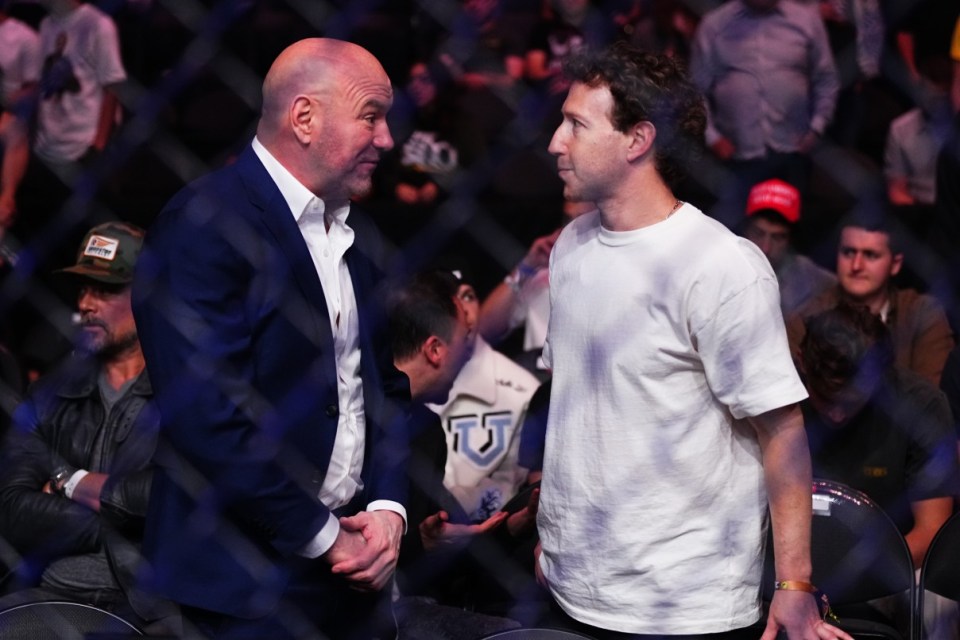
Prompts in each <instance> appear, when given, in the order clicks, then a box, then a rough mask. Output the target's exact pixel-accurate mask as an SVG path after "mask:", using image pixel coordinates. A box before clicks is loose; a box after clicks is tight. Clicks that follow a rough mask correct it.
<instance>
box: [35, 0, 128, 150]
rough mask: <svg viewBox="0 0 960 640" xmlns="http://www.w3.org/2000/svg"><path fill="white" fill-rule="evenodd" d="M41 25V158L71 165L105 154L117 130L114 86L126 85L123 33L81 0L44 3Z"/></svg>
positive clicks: (47, 0) (38, 127) (38, 144)
mask: <svg viewBox="0 0 960 640" xmlns="http://www.w3.org/2000/svg"><path fill="white" fill-rule="evenodd" d="M42 4H43V5H44V6H45V7H46V9H47V10H48V11H49V14H48V15H47V17H45V18H44V19H43V21H42V22H41V23H40V42H41V45H42V49H43V76H42V78H41V81H40V106H39V111H38V114H37V140H36V144H35V147H34V150H35V152H36V154H37V155H38V156H39V157H40V158H41V159H43V160H45V161H47V162H54V163H59V164H65V163H69V162H73V161H75V160H79V159H80V158H82V157H83V156H84V155H85V154H87V153H88V152H89V151H91V150H94V151H102V150H103V149H104V147H105V146H106V144H107V141H108V140H109V137H110V134H111V132H112V130H113V128H114V124H115V121H116V111H117V106H118V102H117V98H116V95H115V94H114V93H113V91H112V87H113V85H116V84H118V83H120V82H123V81H124V80H126V77H127V74H126V71H125V70H124V68H123V62H122V60H121V59H120V42H119V39H118V37H117V27H116V25H115V24H114V23H113V20H111V19H110V17H109V16H107V15H106V14H105V13H103V12H102V11H100V10H99V9H97V8H96V7H94V6H92V5H89V4H84V3H81V2H80V1H79V0H43V2H42Z"/></svg>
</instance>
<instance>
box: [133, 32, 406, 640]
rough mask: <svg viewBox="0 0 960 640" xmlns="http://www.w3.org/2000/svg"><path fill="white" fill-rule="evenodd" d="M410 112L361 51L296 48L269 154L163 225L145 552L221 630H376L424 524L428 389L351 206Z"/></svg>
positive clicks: (148, 265) (214, 629) (264, 146)
mask: <svg viewBox="0 0 960 640" xmlns="http://www.w3.org/2000/svg"><path fill="white" fill-rule="evenodd" d="M392 101H393V91H392V88H391V85H390V80H389V79H388V77H387V75H386V73H385V72H384V70H383V68H382V67H381V65H380V64H379V62H377V60H376V59H375V58H374V57H373V56H372V55H371V54H370V53H369V52H367V51H366V50H364V49H363V48H361V47H359V46H356V45H353V44H350V43H346V42H341V41H336V40H330V39H320V38H316V39H309V40H302V41H300V42H297V43H295V44H293V45H291V46H290V47H288V48H287V49H286V50H285V51H283V52H282V53H281V54H280V56H279V57H278V58H277V60H276V61H275V62H274V64H273V65H272V67H271V68H270V70H269V71H268V73H267V76H266V78H265V81H264V84H263V110H262V114H261V118H260V121H259V124H258V127H257V133H256V137H255V138H254V140H253V141H252V143H251V145H250V146H248V147H247V148H246V149H245V150H244V151H243V152H242V153H241V154H240V156H239V158H238V159H237V161H236V162H235V163H234V164H232V165H230V166H228V167H226V168H224V169H221V170H219V171H217V172H215V173H213V174H211V175H209V176H206V177H205V178H202V179H200V180H198V181H197V182H195V183H193V184H191V185H189V186H188V187H186V188H185V189H184V190H183V191H181V192H180V193H179V194H178V195H176V196H175V197H174V198H173V199H172V200H171V201H170V202H169V203H168V204H167V206H166V207H165V209H164V211H163V212H162V213H161V214H160V216H159V218H158V219H157V220H156V222H155V223H154V225H153V226H152V228H151V229H150V230H149V232H148V234H147V240H146V244H145V248H144V253H143V256H142V258H141V261H140V264H139V265H138V271H137V277H136V281H135V283H134V313H135V317H136V321H137V325H138V328H139V332H140V338H141V342H142V344H143V350H144V354H145V355H146V361H147V369H148V371H149V373H150V376H151V379H152V380H153V382H154V386H155V390H156V397H157V404H158V405H159V408H160V411H161V414H162V421H163V426H162V430H161V443H160V445H159V448H158V454H157V460H156V461H157V464H158V466H159V468H158V470H157V475H156V477H155V480H154V487H153V491H152V495H151V501H150V508H149V514H148V521H147V532H146V536H145V540H144V553H145V556H146V557H147V559H148V561H149V562H150V564H151V566H152V571H151V572H150V575H149V583H150V584H151V586H152V587H153V588H154V589H156V590H158V591H159V592H160V593H163V594H165V595H167V596H168V597H170V598H172V599H174V600H176V601H177V602H179V603H180V604H181V606H182V609H183V611H184V619H185V624H186V625H188V629H190V628H193V629H195V630H198V631H199V632H200V633H202V634H203V635H207V636H209V637H216V638H239V637H270V638H281V637H298V638H299V637H327V636H329V637H335V638H341V637H342V638H347V637H349V638H354V637H370V636H371V635H372V634H373V631H372V630H371V629H369V628H368V627H369V624H368V623H369V622H370V620H372V619H373V616H371V615H369V611H370V608H371V607H372V606H373V602H374V601H375V600H377V598H378V596H379V594H381V593H383V592H384V587H386V586H387V585H389V584H390V583H391V579H392V574H393V571H394V568H395V566H396V561H397V554H398V549H399V542H400V537H401V534H402V533H403V530H404V527H405V519H406V513H405V510H404V507H403V502H404V500H405V490H406V483H405V480H404V477H405V476H404V465H405V463H406V438H405V434H404V431H403V426H402V425H403V416H404V415H405V413H406V411H407V408H408V402H409V388H408V384H407V380H406V378H405V377H404V376H403V375H402V374H401V373H400V372H398V371H397V370H396V369H395V368H394V367H393V363H392V357H391V354H390V349H389V344H388V340H387V336H386V335H385V332H384V331H383V329H384V315H383V314H382V312H381V308H380V305H379V301H380V300H382V299H383V298H384V296H383V295H382V291H381V290H380V288H381V287H383V281H384V278H383V274H382V272H381V269H380V263H379V261H378V255H379V248H378V243H379V236H378V234H377V232H376V229H375V228H374V227H373V226H372V225H371V223H370V222H369V221H368V220H367V219H366V218H365V217H363V215H362V214H361V212H359V211H356V210H355V209H356V207H354V206H353V205H352V204H351V199H352V198H355V197H357V196H360V195H363V194H365V193H366V192H367V191H368V190H369V189H370V185H371V181H370V177H371V174H372V173H373V170H374V169H375V168H376V166H377V162H378V161H379V159H380V157H381V155H382V154H383V153H384V152H385V151H387V150H389V149H390V148H391V147H392V146H393V140H392V138H391V136H390V131H389V129H388V127H387V123H386V113H387V111H388V109H389V108H390V106H391V104H392ZM386 591H389V589H387V590H386Z"/></svg>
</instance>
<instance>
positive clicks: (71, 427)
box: [0, 222, 173, 632]
mask: <svg viewBox="0 0 960 640" xmlns="http://www.w3.org/2000/svg"><path fill="white" fill-rule="evenodd" d="M142 241H143V230H142V229H139V228H137V227H134V226H132V225H128V224H124V223H118V222H111V223H107V224H103V225H99V226H97V227H94V228H93V229H92V230H90V232H89V233H88V234H87V236H86V237H85V238H84V241H83V244H82V245H81V247H80V251H79V254H78V257H77V262H76V264H75V265H74V266H72V267H69V268H66V269H62V270H61V273H65V274H69V275H70V276H72V277H73V278H75V279H76V281H77V283H78V284H79V287H80V290H79V297H78V299H77V308H78V311H79V316H80V329H81V330H80V333H81V345H80V348H79V349H78V351H77V352H76V353H75V354H73V355H71V356H70V357H69V358H68V359H67V361H66V362H64V363H63V364H62V366H61V367H60V368H59V369H58V370H56V371H54V372H52V373H50V374H49V375H47V376H45V377H44V378H42V379H41V380H40V381H39V382H38V383H37V384H36V385H35V386H33V387H32V388H31V389H30V391H29V392H28V395H27V398H26V400H25V401H24V402H23V403H22V404H21V405H20V407H18V409H17V411H16V414H15V417H14V421H15V424H14V431H13V432H12V434H11V440H10V443H9V444H10V449H9V451H8V454H9V463H8V464H6V465H5V466H4V468H3V469H2V470H0V535H2V536H3V537H4V538H6V539H7V541H8V542H9V543H10V544H11V545H13V547H14V548H16V550H17V551H18V552H19V553H20V554H21V556H22V557H23V562H22V565H21V566H20V567H19V568H18V574H19V575H18V577H19V579H20V580H21V581H22V582H24V583H25V584H26V586H30V585H31V584H38V585H39V586H37V587H35V588H29V589H27V590H25V591H20V592H16V593H13V594H11V595H8V596H5V597H4V598H3V599H2V600H0V606H2V605H12V604H17V603H20V602H29V601H35V600H53V599H56V600H71V601H76V602H83V603H86V604H91V605H94V606H97V607H100V608H103V609H106V610H108V611H111V612H113V613H116V614H118V615H120V616H121V617H124V618H127V619H129V620H130V621H131V622H133V623H134V624H137V625H138V626H141V627H143V628H145V629H155V630H158V631H161V632H166V631H172V630H173V628H172V627H169V626H167V625H168V624H171V623H172V622H173V620H172V619H167V620H164V619H165V618H168V616H170V614H171V613H172V609H171V608H170V607H169V606H168V605H167V604H166V603H160V602H158V601H156V600H155V599H154V598H152V597H150V596H148V595H147V594H145V593H143V592H142V591H139V590H138V589H137V588H136V587H135V582H134V578H135V576H136V574H137V572H138V571H140V570H141V569H142V566H141V563H140V553H139V541H140V539H141V536H142V529H143V523H144V517H145V515H146V509H147V499H148V496H149V493H150V485H151V479H152V470H151V468H150V466H149V463H150V460H151V457H152V456H153V453H154V450H155V448H156V442H157V440H156V436H157V429H158V414H157V412H156V410H155V409H154V408H153V405H152V390H151V387H150V380H149V379H148V378H147V373H146V371H145V368H144V359H143V353H142V352H141V350H140V342H139V340H138V338H137V331H136V327H135V325H134V320H133V313H132V311H131V308H130V281H131V279H132V277H133V265H134V262H135V261H136V259H137V256H138V254H139V252H140V247H141V243H142Z"/></svg>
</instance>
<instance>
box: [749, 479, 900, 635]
mask: <svg viewBox="0 0 960 640" xmlns="http://www.w3.org/2000/svg"><path fill="white" fill-rule="evenodd" d="M812 497H813V522H812V527H811V537H810V555H811V561H812V563H813V578H812V581H813V584H815V585H816V586H817V587H818V588H819V589H820V590H821V591H822V592H823V593H825V594H827V596H828V597H829V599H830V604H831V606H833V607H834V608H836V609H838V610H839V611H838V616H839V618H840V622H839V624H838V626H839V627H841V628H842V629H843V630H845V631H846V632H847V633H849V634H850V635H852V636H853V637H854V638H882V639H885V640H911V639H912V638H913V637H914V636H915V634H916V611H915V607H914V603H915V602H916V583H915V576H914V568H913V559H912V557H911V555H910V549H909V548H908V547H907V543H906V540H904V538H903V535H902V534H901V533H900V531H899V530H898V529H897V526H896V524H894V522H893V521H892V520H891V519H890V517H889V516H888V515H887V514H886V513H884V511H883V510H882V509H881V508H880V507H879V506H878V505H877V504H876V503H875V502H874V501H873V500H871V499H870V498H869V497H867V495H866V494H864V493H861V492H860V491H857V490H856V489H852V488H850V487H848V486H847V485H844V484H842V483H839V482H832V481H829V480H816V479H815V480H814V481H813V494H812ZM775 580H776V577H775V575H774V564H773V545H772V542H771V539H770V537H769V536H768V540H767V559H766V563H765V566H764V580H763V596H764V599H765V600H767V601H769V600H770V599H772V598H773V592H774V582H775ZM903 594H906V597H907V598H908V600H906V604H905V607H906V614H907V616H908V620H907V624H908V625H909V626H906V629H908V632H907V634H906V635H904V634H903V633H901V632H900V631H898V630H897V629H896V628H895V627H894V626H893V624H891V622H890V621H889V620H885V619H884V616H883V615H882V614H880V613H879V612H877V613H876V615H874V614H873V610H872V609H870V607H868V606H866V603H867V602H868V601H871V600H877V599H880V598H885V597H888V596H902V595H903ZM858 605H862V606H858ZM845 609H846V612H844V610H845ZM868 616H869V617H868Z"/></svg>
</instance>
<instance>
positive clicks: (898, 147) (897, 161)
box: [883, 56, 952, 217]
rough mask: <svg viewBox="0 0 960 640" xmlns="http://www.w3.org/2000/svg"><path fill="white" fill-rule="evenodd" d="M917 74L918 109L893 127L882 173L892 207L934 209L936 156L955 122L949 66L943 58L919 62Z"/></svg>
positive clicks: (909, 112)
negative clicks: (952, 109) (950, 98)
mask: <svg viewBox="0 0 960 640" xmlns="http://www.w3.org/2000/svg"><path fill="white" fill-rule="evenodd" d="M917 70H918V71H919V73H920V82H919V83H918V86H917V102H918V106H917V107H914V108H913V109H911V110H909V111H907V112H906V113H904V114H903V115H901V116H899V117H897V118H896V119H895V120H894V121H893V122H891V123H890V132H889V134H888V135H887V143H886V151H885V153H884V163H883V164H884V166H883V173H884V177H885V178H886V181H887V197H888V198H889V199H890V202H891V203H893V204H894V205H899V206H912V205H923V206H925V207H932V206H933V204H934V203H935V202H936V194H937V187H936V179H937V155H938V154H939V153H940V149H941V148H942V147H943V144H944V142H945V141H946V139H947V136H948V135H949V133H950V121H951V120H952V112H951V109H950V101H949V91H950V63H949V61H948V60H947V59H946V58H945V57H942V56H940V57H930V56H928V57H927V58H924V59H922V60H920V61H918V62H917ZM923 213H924V212H922V211H917V212H916V214H915V215H921V214H923ZM926 217H929V215H927V216H926Z"/></svg>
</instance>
